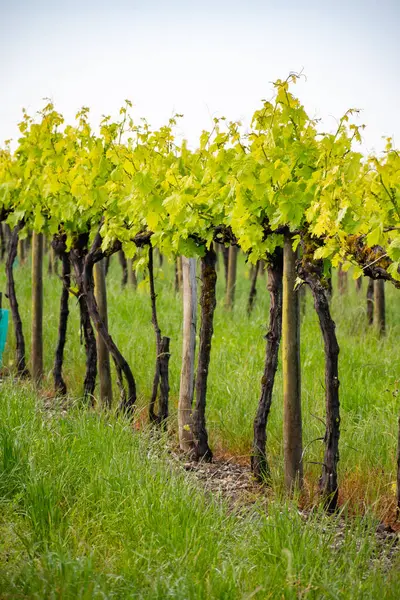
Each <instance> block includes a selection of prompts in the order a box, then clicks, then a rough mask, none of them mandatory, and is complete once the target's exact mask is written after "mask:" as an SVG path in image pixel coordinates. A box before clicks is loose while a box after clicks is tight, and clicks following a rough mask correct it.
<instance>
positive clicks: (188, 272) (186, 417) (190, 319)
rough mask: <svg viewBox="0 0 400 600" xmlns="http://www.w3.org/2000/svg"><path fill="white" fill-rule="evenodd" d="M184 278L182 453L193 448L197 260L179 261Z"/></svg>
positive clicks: (180, 437)
mask: <svg viewBox="0 0 400 600" xmlns="http://www.w3.org/2000/svg"><path fill="white" fill-rule="evenodd" d="M182 277H183V348H182V370H181V383H180V389H179V405H178V426H179V445H180V447H181V449H182V450H184V451H185V452H190V451H192V450H193V448H194V437H193V424H192V404H193V391H194V362H195V351H196V325H197V281H196V259H195V258H186V257H182Z"/></svg>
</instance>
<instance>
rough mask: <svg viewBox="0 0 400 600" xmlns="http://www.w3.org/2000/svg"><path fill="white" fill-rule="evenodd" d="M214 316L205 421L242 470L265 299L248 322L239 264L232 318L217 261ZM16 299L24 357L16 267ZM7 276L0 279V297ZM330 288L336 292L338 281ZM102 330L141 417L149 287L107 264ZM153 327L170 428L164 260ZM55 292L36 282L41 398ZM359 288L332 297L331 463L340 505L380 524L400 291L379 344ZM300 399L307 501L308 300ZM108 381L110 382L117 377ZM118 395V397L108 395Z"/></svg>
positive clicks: (9, 356) (310, 412) (318, 454)
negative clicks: (128, 370)
mask: <svg viewBox="0 0 400 600" xmlns="http://www.w3.org/2000/svg"><path fill="white" fill-rule="evenodd" d="M220 262H221V264H220V268H219V277H218V299H219V301H218V306H217V310H216V315H215V336H214V340H213V348H212V356H211V365H210V378H209V388H208V396H207V420H208V427H209V431H210V439H211V446H212V448H213V449H214V450H216V451H217V454H218V453H220V454H230V455H232V454H233V455H235V456H236V459H237V460H243V461H248V460H249V455H250V451H251V439H252V422H253V418H254V415H255V411H256V406H257V402H258V398H259V394H260V379H261V375H262V371H263V363H264V351H265V340H264V335H265V333H266V326H267V319H268V305H269V303H268V294H267V291H266V281H265V277H260V279H259V282H258V296H257V302H256V306H255V309H254V312H253V314H252V315H251V317H250V318H248V317H247V314H246V303H247V296H248V291H249V287H250V282H249V275H248V271H249V269H248V267H247V265H245V263H244V258H243V256H241V257H240V260H239V276H238V282H237V287H236V302H235V309H234V311H233V312H232V313H228V312H226V311H225V310H224V306H223V304H224V303H223V296H224V275H223V265H222V261H220ZM15 275H16V280H17V294H18V299H19V302H20V307H21V311H22V319H23V323H24V328H25V334H26V338H27V353H28V356H29V352H30V323H31V308H30V297H31V280H30V267H29V264H27V265H26V266H24V267H17V268H16V270H15ZM4 282H5V277H4V273H3V269H2V270H1V272H0V288H1V287H2V288H3V289H4ZM335 283H336V282H335ZM107 285H108V295H109V323H110V331H111V333H112V335H113V337H114V339H115V340H116V342H117V343H118V345H119V347H120V348H121V350H122V352H123V353H124V355H125V356H126V358H127V360H128V361H129V363H130V365H131V367H132V370H133V373H134V375H135V377H136V379H137V387H138V391H139V402H138V404H139V410H142V411H143V412H145V411H146V404H147V402H148V399H149V397H150V395H151V385H152V379H153V373H154V363H155V339H154V332H153V329H152V325H151V308H150V300H149V293H148V289H147V287H146V285H145V284H144V283H141V284H140V286H139V289H138V291H137V292H134V291H133V290H132V289H129V288H127V289H124V290H121V286H120V268H119V265H118V261H117V259H116V258H115V257H113V260H112V263H111V269H110V273H109V275H108V278H107ZM156 287H157V292H158V298H157V302H158V310H159V321H160V325H161V328H162V331H163V333H164V334H165V335H169V336H170V337H171V352H172V355H171V360H170V371H171V372H170V384H171V412H172V417H171V423H172V424H174V422H175V420H176V419H175V412H174V411H175V410H176V406H177V398H178V392H179V374H180V358H181V341H182V340H181V323H182V306H181V299H180V296H179V295H176V294H175V292H174V273H173V265H171V264H168V263H167V262H166V261H165V262H164V266H163V268H162V269H159V270H158V272H157V274H156ZM60 291H61V284H60V282H59V281H58V280H57V277H55V276H52V277H47V278H45V296H44V305H45V370H46V377H45V381H44V389H45V391H46V390H48V391H50V390H51V388H52V379H51V369H52V363H53V354H54V349H55V344H56V336H57V324H58V304H59V295H60ZM365 293H366V282H364V287H363V290H362V291H361V293H359V294H357V293H356V290H355V285H353V284H352V281H351V279H350V280H349V293H348V294H347V295H345V296H340V295H339V294H338V293H337V292H336V290H335V293H334V297H333V302H332V310H333V315H334V317H335V319H336V323H337V333H338V338H339V344H340V349H341V351H340V364H339V372H340V398H341V412H342V423H341V436H342V437H341V445H340V448H341V459H340V463H339V470H340V485H341V490H342V501H350V502H351V504H352V506H353V508H354V510H357V511H363V510H364V509H365V507H366V506H374V507H375V510H376V512H377V513H379V514H380V515H381V516H388V515H389V513H390V511H391V510H392V509H393V502H392V499H393V497H394V493H393V484H394V481H395V456H396V435H397V432H396V427H397V418H398V413H399V402H398V398H399V396H398V388H399V383H398V382H399V378H400V347H399V344H398V339H399V336H400V309H399V306H400V302H399V298H400V296H399V293H398V291H397V290H395V289H393V288H392V287H391V286H390V285H386V295H387V335H386V336H385V338H383V339H381V340H380V339H378V338H377V337H376V335H375V333H374V331H372V330H371V329H369V328H368V327H367V325H366V314H365V313H366V301H365ZM70 304H71V315H70V322H69V324H68V341H67V347H66V356H65V375H66V381H67V385H68V388H69V391H70V393H71V395H72V396H73V397H78V396H79V395H80V394H81V393H82V382H83V376H84V363H85V356H84V348H83V346H82V345H81V343H80V331H79V315H78V308H77V305H76V299H74V298H73V297H71V302H70ZM301 344H302V351H301V352H302V394H303V420H304V446H306V445H307V450H306V452H305V456H304V460H305V475H306V483H307V486H308V487H307V489H308V491H309V495H310V496H312V494H313V491H314V488H315V486H316V482H317V480H318V475H319V470H320V467H319V466H318V465H315V464H313V463H318V462H321V460H322V457H323V445H322V443H321V442H313V440H315V439H316V438H319V437H321V436H322V435H323V432H324V425H323V422H321V419H322V421H323V420H324V410H325V409H324V355H323V345H322V339H321V334H320V331H319V326H318V321H317V317H316V315H315V312H314V310H313V306H312V298H311V295H310V294H309V293H308V292H307V305H306V313H305V316H304V318H303V323H302V341H301ZM5 367H6V368H7V367H10V368H11V369H12V368H13V336H12V335H11V336H10V342H9V344H8V347H7V350H6V353H5ZM114 379H115V378H114ZM117 393H118V392H117V390H115V394H116V395H117ZM282 404H283V402H282V373H281V369H280V367H279V369H278V373H277V380H276V386H275V392H274V397H273V405H272V410H271V415H270V421H269V425H268V452H269V456H270V462H271V468H272V475H273V478H274V480H275V489H279V486H280V485H281V481H282V472H283V468H282V467H283V465H282V456H283V452H282V433H281V432H282Z"/></svg>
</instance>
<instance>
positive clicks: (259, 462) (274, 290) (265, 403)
mask: <svg viewBox="0 0 400 600" xmlns="http://www.w3.org/2000/svg"><path fill="white" fill-rule="evenodd" d="M267 272H268V291H269V296H270V307H269V327H268V333H267V336H266V338H267V345H266V355H265V366H264V374H263V377H262V379H261V397H260V400H259V403H258V409H257V414H256V417H255V419H254V426H253V430H254V439H253V455H252V457H251V469H252V471H253V474H254V476H255V477H256V478H257V480H258V481H264V480H268V479H269V477H270V470H269V465H268V460H267V451H266V441H267V422H268V416H269V412H270V409H271V403H272V392H273V388H274V381H275V374H276V370H277V368H278V354H279V344H280V341H281V336H282V274H283V254H282V250H281V249H280V248H277V250H276V251H275V252H274V254H273V255H272V256H271V258H270V261H269V265H268V268H267Z"/></svg>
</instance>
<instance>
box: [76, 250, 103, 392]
mask: <svg viewBox="0 0 400 600" xmlns="http://www.w3.org/2000/svg"><path fill="white" fill-rule="evenodd" d="M70 260H71V264H72V266H73V267H74V271H75V279H76V282H77V285H78V302H79V310H80V315H81V330H82V331H83V338H84V342H85V352H86V373H85V380H84V387H83V394H84V397H85V398H88V397H90V398H91V401H92V402H93V394H94V390H95V387H96V377H97V346H96V336H95V335H94V331H93V327H92V323H91V321H90V314H89V307H88V303H87V296H86V293H85V288H84V284H83V269H84V261H85V259H84V251H83V250H82V249H81V248H80V247H75V248H73V249H72V250H71V251H70Z"/></svg>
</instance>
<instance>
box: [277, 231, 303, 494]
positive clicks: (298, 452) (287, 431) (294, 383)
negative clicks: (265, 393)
mask: <svg viewBox="0 0 400 600" xmlns="http://www.w3.org/2000/svg"><path fill="white" fill-rule="evenodd" d="M296 257H297V254H296V252H294V251H293V248H292V238H291V236H290V235H286V236H285V242H284V250H283V300H282V366H283V402H284V406H283V411H284V416H283V442H284V461H285V485H286V488H287V489H288V490H289V492H292V491H293V490H294V488H295V487H300V488H301V486H302V484H303V465H302V422H301V380H300V310H299V295H298V292H297V291H296V290H295V289H294V286H295V281H296Z"/></svg>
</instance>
